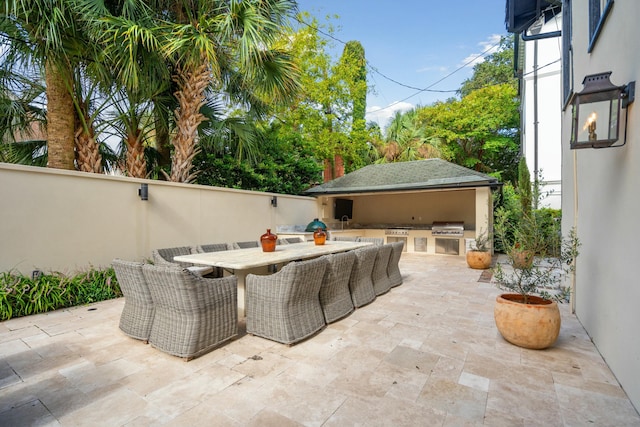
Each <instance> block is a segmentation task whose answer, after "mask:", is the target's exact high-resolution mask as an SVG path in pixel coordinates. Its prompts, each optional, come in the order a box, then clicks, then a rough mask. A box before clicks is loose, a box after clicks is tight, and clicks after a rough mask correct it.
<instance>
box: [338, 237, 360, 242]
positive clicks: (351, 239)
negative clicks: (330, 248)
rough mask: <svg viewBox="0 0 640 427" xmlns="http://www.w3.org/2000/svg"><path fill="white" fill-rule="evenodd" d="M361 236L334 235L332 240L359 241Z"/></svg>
mask: <svg viewBox="0 0 640 427" xmlns="http://www.w3.org/2000/svg"><path fill="white" fill-rule="evenodd" d="M359 238H360V237H358V236H334V237H333V239H332V240H335V241H336V242H357V241H358V239H359Z"/></svg>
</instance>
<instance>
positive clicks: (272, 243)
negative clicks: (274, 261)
mask: <svg viewBox="0 0 640 427" xmlns="http://www.w3.org/2000/svg"><path fill="white" fill-rule="evenodd" d="M277 240H278V236H276V235H275V234H273V233H272V232H271V229H270V228H267V232H266V233H264V234H263V235H262V236H260V244H261V245H262V252H273V251H275V250H276V241H277Z"/></svg>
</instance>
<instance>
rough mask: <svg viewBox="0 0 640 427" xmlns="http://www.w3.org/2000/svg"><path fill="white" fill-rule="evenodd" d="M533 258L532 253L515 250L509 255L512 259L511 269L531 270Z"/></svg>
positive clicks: (533, 254)
mask: <svg viewBox="0 0 640 427" xmlns="http://www.w3.org/2000/svg"><path fill="white" fill-rule="evenodd" d="M534 256H535V253H534V252H533V251H529V250H525V251H521V250H517V249H515V250H514V251H513V252H512V253H511V258H512V259H513V268H520V269H522V268H531V266H532V265H533V258H534Z"/></svg>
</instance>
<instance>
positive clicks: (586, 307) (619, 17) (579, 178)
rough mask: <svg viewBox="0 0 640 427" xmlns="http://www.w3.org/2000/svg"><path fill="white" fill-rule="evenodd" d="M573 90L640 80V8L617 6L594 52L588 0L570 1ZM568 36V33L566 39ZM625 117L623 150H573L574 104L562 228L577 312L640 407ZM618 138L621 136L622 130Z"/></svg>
mask: <svg viewBox="0 0 640 427" xmlns="http://www.w3.org/2000/svg"><path fill="white" fill-rule="evenodd" d="M571 4H572V8H571V12H572V34H573V36H572V60H571V61H570V62H569V63H565V64H564V66H569V67H571V70H573V76H572V83H573V88H572V89H573V91H574V92H580V91H581V90H582V80H583V79H584V76H585V75H589V74H596V73H601V72H605V71H612V74H611V81H612V82H613V83H614V84H616V85H623V84H626V83H628V82H630V81H637V82H640V55H638V54H637V52H638V40H640V27H639V26H638V25H637V21H638V18H639V17H640V2H635V1H615V3H613V8H612V9H611V13H610V14H609V16H608V18H607V19H606V21H605V22H604V25H603V27H602V32H601V34H600V36H599V38H598V39H597V41H596V43H595V45H594V48H593V50H592V51H591V53H588V52H587V49H588V44H589V27H588V23H589V14H588V11H589V1H588V0H573V1H571ZM564 36H565V37H566V36H567V34H566V33H565V35H564ZM638 104H639V101H638V100H636V101H635V103H634V104H631V105H630V107H629V109H628V110H627V111H625V110H623V112H622V116H623V117H624V115H625V114H627V113H628V123H627V130H626V145H625V146H624V147H621V148H605V149H581V150H570V149H569V139H570V134H571V106H569V107H567V109H566V110H565V111H564V112H563V115H562V179H563V187H562V211H563V219H562V221H563V224H562V225H563V230H564V231H565V232H567V231H568V230H569V229H570V228H571V227H576V229H577V232H578V236H579V238H580V240H581V242H582V247H581V251H580V256H579V257H578V261H577V273H576V291H575V310H576V314H577V316H578V318H579V319H580V322H581V323H582V324H583V326H584V327H585V329H586V331H587V332H588V333H589V335H590V336H591V338H592V339H593V342H594V343H595V345H596V346H597V347H598V350H599V351H600V353H601V354H602V356H603V357H604V359H605V360H606V362H607V364H608V365H609V367H610V368H611V370H612V371H613V373H614V374H615V375H616V377H617V378H618V380H619V381H620V383H621V384H622V386H623V388H624V389H625V391H626V392H627V394H628V395H629V398H630V399H631V401H632V402H633V404H634V405H635V407H636V408H640V368H639V367H640V339H639V338H638V325H639V324H640V311H639V310H638V305H637V301H639V300H640V286H638V283H639V282H640V263H638V259H640V250H639V249H638V244H637V242H636V241H635V238H634V231H633V230H634V229H635V226H636V225H638V212H640V196H639V188H640V105H638ZM620 135H621V138H624V136H623V135H624V131H623V130H622V128H621V132H620Z"/></svg>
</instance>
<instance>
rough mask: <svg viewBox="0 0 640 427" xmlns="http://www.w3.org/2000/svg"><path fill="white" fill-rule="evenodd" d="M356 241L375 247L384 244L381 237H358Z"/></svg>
mask: <svg viewBox="0 0 640 427" xmlns="http://www.w3.org/2000/svg"><path fill="white" fill-rule="evenodd" d="M357 241H358V242H369V243H373V244H374V245H375V246H382V245H383V244H384V238H383V237H358V240H357Z"/></svg>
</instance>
